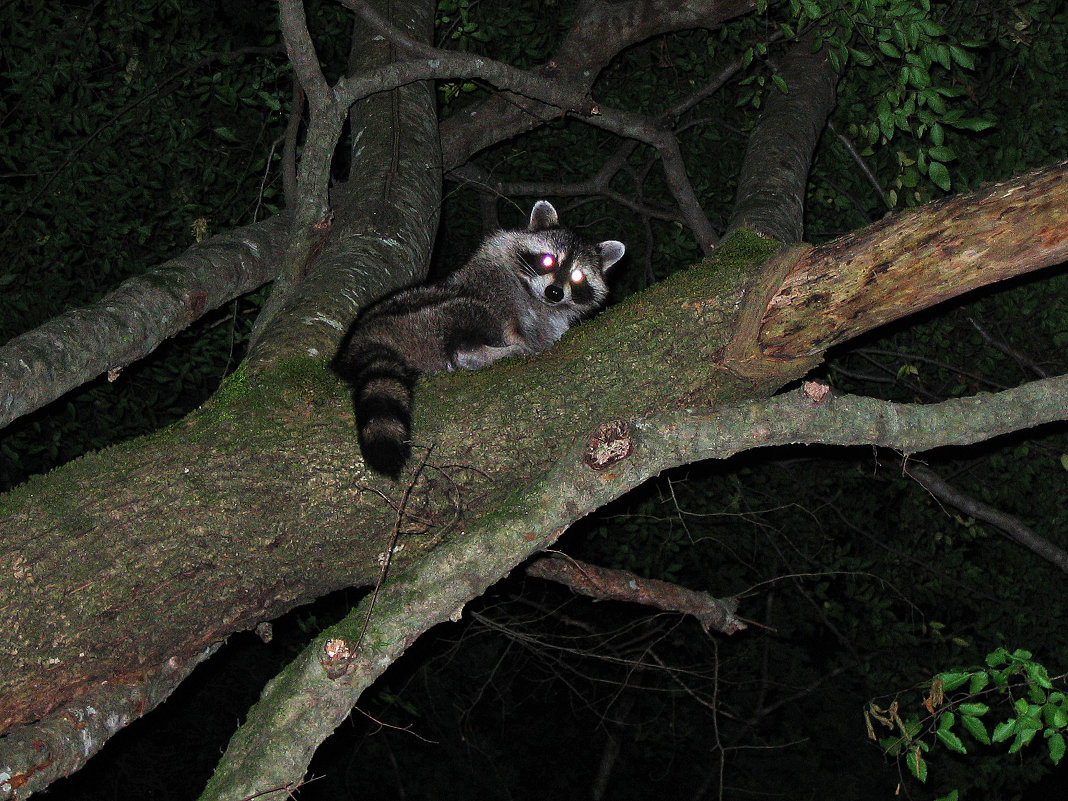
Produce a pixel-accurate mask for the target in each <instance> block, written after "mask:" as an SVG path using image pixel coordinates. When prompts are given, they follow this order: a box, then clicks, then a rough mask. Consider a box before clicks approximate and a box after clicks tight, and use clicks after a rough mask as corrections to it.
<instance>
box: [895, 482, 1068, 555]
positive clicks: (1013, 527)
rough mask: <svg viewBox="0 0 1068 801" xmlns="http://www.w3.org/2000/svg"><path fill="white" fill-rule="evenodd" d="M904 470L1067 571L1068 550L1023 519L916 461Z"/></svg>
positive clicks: (938, 494) (971, 513) (936, 495)
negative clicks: (1029, 525) (1035, 530)
mask: <svg viewBox="0 0 1068 801" xmlns="http://www.w3.org/2000/svg"><path fill="white" fill-rule="evenodd" d="M904 470H905V473H906V474H907V475H910V476H912V477H913V478H914V479H916V481H918V482H919V484H920V486H922V487H923V488H924V489H926V490H927V491H928V492H930V493H931V494H932V495H934V496H935V497H936V498H938V499H940V500H943V501H945V502H946V503H948V504H950V505H951V506H955V507H957V508H958V509H960V510H961V511H962V512H964V514H966V515H970V516H972V517H974V518H975V519H976V520H982V521H983V522H984V523H989V524H990V525H992V526H994V527H996V528H998V529H1000V530H1001V531H1003V532H1004V533H1005V534H1006V535H1007V536H1008V537H1009V539H1012V540H1015V541H1016V542H1017V543H1019V544H1020V545H1022V546H1024V547H1025V548H1027V549H1029V550H1031V551H1033V552H1034V553H1036V554H1038V555H1039V556H1041V557H1042V558H1043V559H1045V560H1046V561H1047V562H1050V563H1051V564H1053V565H1055V566H1056V567H1058V568H1059V569H1060V570H1062V571H1064V572H1065V573H1068V551H1065V550H1064V549H1063V548H1058V547H1057V546H1056V545H1054V544H1053V543H1052V542H1050V541H1049V540H1047V539H1046V538H1045V537H1042V536H1040V535H1038V534H1036V533H1035V532H1034V531H1032V530H1031V529H1030V528H1029V527H1028V526H1026V525H1025V524H1024V523H1023V521H1021V520H1020V519H1019V518H1016V517H1014V516H1013V515H1010V514H1008V513H1007V512H1003V511H1001V510H1000V509H995V508H994V507H993V506H989V505H987V504H985V503H983V502H982V501H978V500H976V499H975V498H972V497H970V496H969V495H966V494H965V493H963V492H961V491H960V490H959V489H957V488H956V487H954V486H953V485H952V484H950V483H949V482H948V481H946V480H945V479H944V478H942V477H941V476H940V475H938V473H936V472H935V471H934V470H932V469H931V468H929V467H925V466H924V465H922V464H919V463H917V462H911V461H906V462H905V464H904Z"/></svg>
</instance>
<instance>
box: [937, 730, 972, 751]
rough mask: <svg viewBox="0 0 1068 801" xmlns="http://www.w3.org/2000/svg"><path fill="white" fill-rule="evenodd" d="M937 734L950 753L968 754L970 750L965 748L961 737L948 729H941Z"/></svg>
mask: <svg viewBox="0 0 1068 801" xmlns="http://www.w3.org/2000/svg"><path fill="white" fill-rule="evenodd" d="M935 734H936V735H937V736H938V739H939V740H941V741H942V744H943V745H944V746H945V747H946V748H948V749H949V750H950V751H956V752H957V753H958V754H966V753H968V750H967V749H966V748H965V747H964V743H963V742H961V739H960V737H958V736H957V735H956V734H954V733H953V732H951V731H949V730H948V729H942V728H939V729H938V731H936V732H935Z"/></svg>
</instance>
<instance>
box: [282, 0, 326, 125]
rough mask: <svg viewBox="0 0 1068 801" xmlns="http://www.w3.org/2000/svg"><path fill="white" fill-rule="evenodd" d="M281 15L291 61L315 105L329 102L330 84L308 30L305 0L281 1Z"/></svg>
mask: <svg viewBox="0 0 1068 801" xmlns="http://www.w3.org/2000/svg"><path fill="white" fill-rule="evenodd" d="M278 18H279V27H280V28H281V30H282V38H283V39H284V40H285V43H286V53H288V54H289V61H290V63H291V64H292V65H293V71H294V72H295V73H296V74H297V79H298V80H299V81H300V85H301V87H302V88H303V89H304V93H305V94H306V95H307V96H308V99H309V101H310V102H311V105H312V108H313V109H315V108H319V107H322V106H326V105H328V104H329V103H330V86H329V85H328V84H327V82H326V76H324V75H323V71H322V69H321V68H320V66H319V56H317V55H316V53H315V44H314V43H313V42H312V39H311V34H310V33H308V20H307V18H306V17H305V15H304V0H278Z"/></svg>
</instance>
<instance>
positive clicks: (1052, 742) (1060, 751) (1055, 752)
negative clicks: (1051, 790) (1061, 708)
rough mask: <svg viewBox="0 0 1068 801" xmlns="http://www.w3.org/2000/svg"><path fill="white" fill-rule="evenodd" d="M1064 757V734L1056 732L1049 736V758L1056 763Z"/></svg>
mask: <svg viewBox="0 0 1068 801" xmlns="http://www.w3.org/2000/svg"><path fill="white" fill-rule="evenodd" d="M1063 757H1064V735H1063V734H1061V733H1060V732H1054V733H1053V735H1052V736H1050V738H1049V758H1050V760H1051V761H1052V762H1053V764H1054V765H1057V764H1060V761H1061V759H1062V758H1063Z"/></svg>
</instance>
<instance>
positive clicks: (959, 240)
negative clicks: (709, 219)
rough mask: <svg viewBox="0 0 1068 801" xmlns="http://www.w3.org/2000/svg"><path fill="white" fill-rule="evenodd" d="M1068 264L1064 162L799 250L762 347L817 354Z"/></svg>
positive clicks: (772, 303)
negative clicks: (996, 285) (967, 295)
mask: <svg viewBox="0 0 1068 801" xmlns="http://www.w3.org/2000/svg"><path fill="white" fill-rule="evenodd" d="M1065 260H1068V162H1061V163H1060V164H1054V165H1051V166H1049V167H1043V168H1041V169H1039V170H1035V171H1034V172H1030V173H1027V174H1024V175H1020V176H1016V177H1014V178H1011V179H1009V180H1007V181H1003V182H1001V183H999V184H995V185H993V186H986V187H982V188H981V189H979V190H976V191H975V192H971V193H969V194H966V195H959V196H957V197H952V198H947V199H945V200H942V201H939V202H937V203H929V204H927V205H926V206H923V207H921V208H919V209H914V210H912V211H908V212H905V213H903V214H899V215H896V216H894V217H887V218H885V219H883V220H880V221H879V222H877V223H875V224H873V225H870V226H868V227H866V228H863V229H861V230H859V231H855V232H853V233H851V234H847V235H846V236H843V237H841V238H839V239H836V240H834V241H833V242H829V243H827V244H826V245H821V246H820V247H817V248H814V249H812V250H810V251H808V252H804V253H801V254H800V256H799V258H797V261H796V264H794V266H792V267H791V268H790V269H789V272H788V274H787V275H786V276H785V278H784V279H783V280H782V282H781V285H780V286H779V287H778V288H777V289H776V291H775V292H774V296H773V297H771V298H770V299H769V301H768V307H767V314H766V315H765V316H764V318H763V320H762V322H761V324H760V328H761V335H760V339H761V350H762V351H763V353H764V354H766V355H768V356H770V357H772V358H776V359H789V358H794V357H797V356H803V355H806V354H816V353H822V352H823V351H825V350H827V349H828V348H830V347H831V346H832V345H835V344H837V343H839V342H844V341H845V340H847V339H850V338H852V337H854V336H857V335H858V334H860V333H862V332H864V331H868V330H870V329H872V328H875V327H876V326H879V325H882V324H883V323H886V322H889V321H891V320H896V319H898V318H899V317H901V316H903V315H905V314H907V313H909V312H914V311H920V310H921V309H925V308H927V307H929V306H933V305H934V304H936V303H940V302H942V301H943V300H947V299H948V298H951V297H956V296H958V295H960V294H962V293H964V292H967V291H969V290H971V289H975V288H978V287H980V286H984V285H986V284H990V283H993V282H995V281H1000V280H1003V279H1005V278H1010V277H1012V276H1014V275H1019V274H1020V273H1022V272H1030V271H1032V270H1037V269H1040V268H1042V267H1046V266H1050V265H1054V264H1060V263H1061V262H1063V261H1065Z"/></svg>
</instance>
